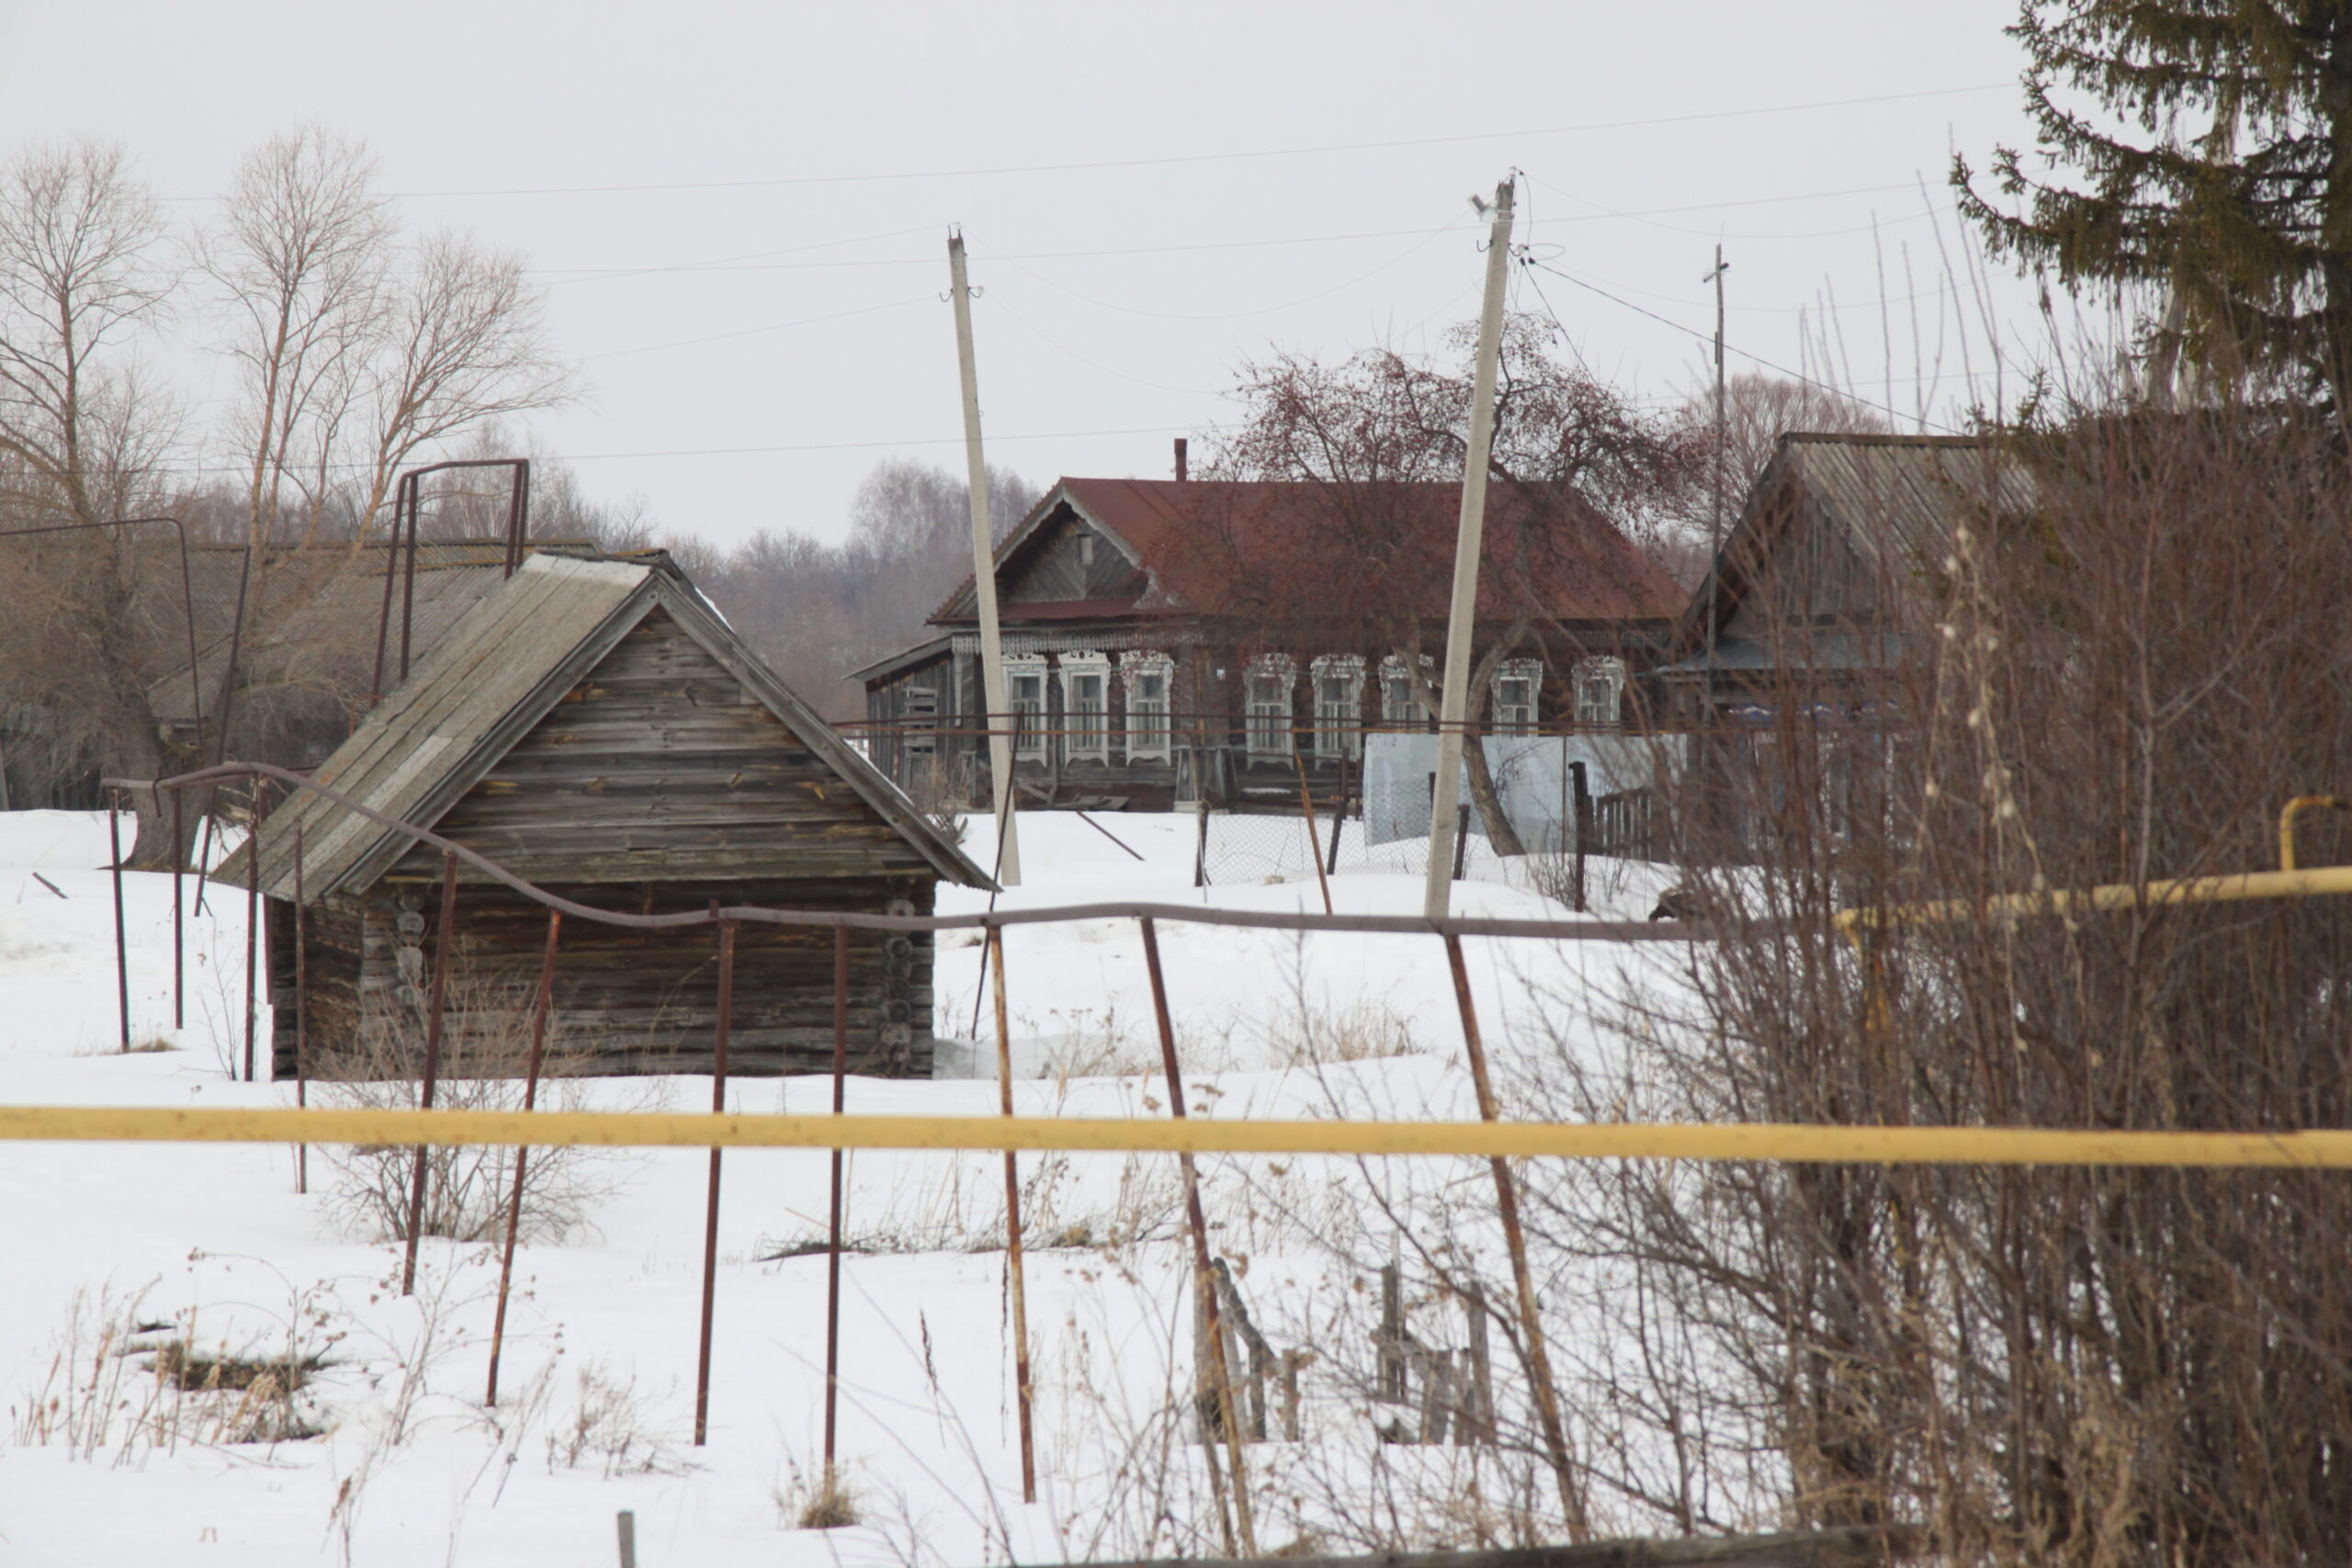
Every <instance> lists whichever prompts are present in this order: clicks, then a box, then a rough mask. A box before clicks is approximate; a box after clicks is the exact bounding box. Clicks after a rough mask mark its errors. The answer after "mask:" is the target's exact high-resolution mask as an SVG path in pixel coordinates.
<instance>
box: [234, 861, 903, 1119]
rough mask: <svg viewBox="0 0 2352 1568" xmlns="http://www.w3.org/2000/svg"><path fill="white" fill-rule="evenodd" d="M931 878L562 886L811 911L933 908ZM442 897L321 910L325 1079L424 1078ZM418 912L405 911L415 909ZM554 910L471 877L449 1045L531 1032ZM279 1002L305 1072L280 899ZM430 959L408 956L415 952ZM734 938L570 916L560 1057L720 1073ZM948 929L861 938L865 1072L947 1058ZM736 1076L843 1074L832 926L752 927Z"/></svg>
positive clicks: (313, 1033)
mask: <svg viewBox="0 0 2352 1568" xmlns="http://www.w3.org/2000/svg"><path fill="white" fill-rule="evenodd" d="M933 886H934V884H933V882H932V880H931V879H930V878H929V877H928V876H924V877H907V878H900V879H895V880H893V881H892V882H891V883H889V884H888V886H880V885H874V884H866V883H858V884H854V885H853V884H844V883H840V882H749V883H746V882H732V881H730V882H710V883H703V884H678V883H663V884H659V885H654V886H645V887H639V888H635V889H625V888H621V887H616V886H609V885H606V886H569V887H558V888H555V889H552V891H556V892H560V893H561V894H563V895H564V896H565V897H571V898H574V899H577V900H578V901H580V902H582V903H587V904H594V905H598V906H601V907H603V908H625V909H627V910H628V912H630V913H673V912H676V911H679V910H684V909H705V908H708V907H709V905H710V903H711V901H712V900H713V899H719V900H721V901H723V902H726V903H730V904H732V903H742V904H759V905H763V906H766V907H769V908H795V909H823V910H832V909H841V910H851V911H856V912H860V913H867V914H929V913H930V912H931V910H932V907H933V904H932V896H933ZM438 906H439V897H438V889H437V888H436V887H435V886H431V885H429V884H425V883H421V882H388V883H385V884H382V885H379V887H378V888H376V889H375V890H373V891H372V892H371V893H370V894H368V896H367V897H364V898H361V899H356V900H336V901H332V902H331V903H330V904H328V905H325V906H321V907H315V908H312V909H311V912H310V915H309V917H308V918H307V919H306V920H305V922H304V925H305V930H304V933H303V935H304V942H305V944H306V946H307V949H308V952H307V970H308V975H307V982H308V984H307V996H306V1006H307V1016H308V1020H309V1031H308V1034H309V1043H308V1057H309V1062H308V1066H309V1071H310V1074H311V1076H312V1077H339V1076H353V1075H354V1074H362V1075H367V1076H389V1075H390V1072H391V1071H398V1072H402V1073H413V1072H416V1071H419V1070H421V1067H422V1050H423V1041H424V1009H425V1007H426V1005H427V1001H428V998H429V996H430V991H431V979H432V976H431V966H432V964H433V962H434V961H435V933H434V931H433V930H432V927H433V925H434V923H435V921H436V920H437V919H438V912H439V908H438ZM403 917H405V919H404V918H403ZM547 926H548V920H547V911H546V909H545V908H542V907H541V906H539V905H538V904H537V903H534V902H532V901H530V900H528V899H526V898H524V897H521V896H520V895H517V894H515V893H513V892H511V891H509V890H508V889H506V888H503V887H499V886H461V887H460V889H459V891H458V918H457V931H458V939H457V960H456V964H455V966H454V967H453V968H452V969H451V971H450V980H449V993H448V994H449V998H450V999H449V1004H448V1007H447V1011H446V1013H445V1015H444V1031H445V1038H446V1040H447V1046H446V1048H447V1050H448V1051H449V1052H450V1054H451V1055H452V1058H453V1059H465V1058H466V1056H467V1055H468V1052H469V1045H470V1046H477V1047H478V1046H479V1043H481V1042H484V1041H491V1040H494V1039H499V1038H503V1039H505V1040H507V1041H509V1042H512V1041H516V1040H519V1039H521V1038H522V1037H523V1034H524V1032H523V1031H522V1029H521V1028H520V1021H521V1020H522V1019H523V1018H524V1017H526V1016H527V1009H528V1007H529V1004H530V997H531V991H532V987H534V986H535V985H536V984H537V977H538V974H539V966H540V961H541V957H542V955H543V953H544V952H545V949H546V942H547ZM268 934H269V939H270V985H271V993H272V994H271V1000H272V1002H273V1003H274V1005H275V1007H276V1009H277V1020H278V1026H277V1030H276V1032H275V1034H274V1041H275V1044H274V1049H273V1054H272V1068H273V1072H274V1075H275V1076H276V1077H279V1078H289V1077H293V1076H294V1075H295V1072H296V1060H295V1043H296V1035H295V1031H294V1029H293V1027H292V1025H293V1020H294V1016H295V1013H294V1009H295V996H294V975H295V971H294V957H293V920H292V910H291V908H290V907H288V906H285V905H282V904H280V903H278V902H277V901H276V900H272V903H271V908H270V924H269V932H268ZM403 948H406V949H408V950H409V951H410V953H412V954H413V956H412V957H410V958H408V959H407V960H406V961H405V967H404V963H403V958H402V949H403ZM932 954H933V942H932V937H931V933H930V932H928V931H919V932H907V933H898V932H881V931H852V932H851V933H850V976H849V982H850V983H849V1062H850V1070H851V1071H853V1072H858V1073H866V1074H873V1075H876V1076H883V1077H929V1076H930V1073H931V1056H932V1036H931V1021H932V1004H933V996H932ZM552 1018H553V1026H552V1029H551V1033H550V1039H551V1044H550V1050H551V1051H552V1052H553V1053H555V1055H557V1056H558V1057H559V1058H560V1060H562V1061H563V1062H564V1063H565V1064H566V1066H567V1068H568V1070H571V1071H573V1072H588V1073H597V1074H649V1073H707V1072H709V1071H710V1070H711V1067H712V1047H713V1043H714V1036H715V1031H716V1028H717V1024H718V933H717V929H716V928H714V927H707V926H697V927H687V928H684V929H673V930H664V931H633V930H629V929H628V928H625V927H619V926H609V925H603V924H599V923H597V922H594V921H590V920H583V919H578V918H576V917H575V918H571V919H566V920H565V921H564V922H563V928H562V931H561V935H560V943H559V949H558V954H557V963H556V979H555V987H554V1006H553V1010H552ZM832 1050H833V932H832V931H831V929H830V928H824V927H796V926H774V925H763V924H758V923H745V924H743V925H741V926H740V927H739V928H738V934H737V938H736V950H735V986H734V1004H733V1009H732V1016H731V1021H730V1025H729V1066H728V1070H729V1074H730V1075H740V1076H743V1077H776V1076H779V1075H783V1074H791V1073H821V1072H829V1071H831V1065H832ZM473 1055H475V1057H476V1058H477V1059H481V1060H483V1061H485V1062H486V1066H484V1068H483V1070H484V1071H485V1072H486V1073H487V1074H489V1075H491V1076H511V1075H512V1074H515V1073H518V1072H519V1071H520V1070H521V1069H522V1066H523V1063H522V1061H521V1060H520V1057H519V1054H518V1053H517V1052H515V1050H514V1049H513V1048H512V1046H511V1045H509V1046H504V1047H500V1048H497V1049H492V1050H488V1051H483V1050H481V1049H479V1048H477V1049H476V1050H475V1051H474V1053H473Z"/></svg>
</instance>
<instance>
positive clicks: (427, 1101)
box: [401, 854, 458, 1296]
mask: <svg viewBox="0 0 2352 1568" xmlns="http://www.w3.org/2000/svg"><path fill="white" fill-rule="evenodd" d="M457 934H458V857H457V856H456V855H454V854H445V855H444V856H443V857H442V862H441V926H440V929H439V930H438V931H435V932H434V933H433V998H432V1000H431V1001H430V1002H429V1003H428V1004H427V1006H426V1011H425V1015H424V1094H423V1096H422V1097H421V1098H422V1100H423V1104H424V1109H425V1110H427V1111H430V1110H432V1109H433V1091H434V1089H435V1086H436V1085H437V1084H438V1082H439V1081H440V1077H441V1003H442V999H443V998H445V997H446V996H447V994H448V988H449V965H450V964H451V963H452V962H453V960H452V957H451V955H452V953H455V952H456V946H457ZM424 1155H425V1149H424V1145H423V1144H419V1145H416V1163H415V1166H414V1168H413V1172H412V1174H411V1175H410V1177H409V1188H408V1258H407V1260H406V1261H405V1262H403V1263H402V1264H401V1294H402V1295H404V1296H408V1295H414V1294H415V1293H416V1247H417V1243H418V1241H419V1240H420V1239H421V1238H422V1237H423V1235H424V1174H425V1168H424Z"/></svg>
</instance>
